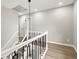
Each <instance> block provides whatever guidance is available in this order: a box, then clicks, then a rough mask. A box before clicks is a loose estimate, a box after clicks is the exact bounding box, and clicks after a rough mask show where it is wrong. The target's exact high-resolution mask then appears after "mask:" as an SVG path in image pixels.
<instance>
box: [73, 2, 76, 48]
mask: <svg viewBox="0 0 79 59" xmlns="http://www.w3.org/2000/svg"><path fill="white" fill-rule="evenodd" d="M73 11H74V15H73V16H74V40H73V44H74V46H75V48H76V49H77V2H75V4H74V5H73Z"/></svg>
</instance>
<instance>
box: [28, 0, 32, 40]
mask: <svg viewBox="0 0 79 59" xmlns="http://www.w3.org/2000/svg"><path fill="white" fill-rule="evenodd" d="M28 3H29V15H28V21H27V40H28V39H29V38H30V31H31V12H30V3H31V0H28Z"/></svg>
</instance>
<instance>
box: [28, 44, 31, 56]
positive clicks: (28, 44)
mask: <svg viewBox="0 0 79 59" xmlns="http://www.w3.org/2000/svg"><path fill="white" fill-rule="evenodd" d="M30 47H31V46H30V44H28V48H29V56H31V50H30Z"/></svg>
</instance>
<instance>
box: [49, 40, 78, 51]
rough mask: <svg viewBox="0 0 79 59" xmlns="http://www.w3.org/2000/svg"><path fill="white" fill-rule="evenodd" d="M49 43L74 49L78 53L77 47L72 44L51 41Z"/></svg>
mask: <svg viewBox="0 0 79 59" xmlns="http://www.w3.org/2000/svg"><path fill="white" fill-rule="evenodd" d="M48 43H53V44H58V45H64V46H68V47H73V48H74V50H75V51H76V52H77V49H76V47H75V46H74V45H72V44H66V43H59V42H51V41H48Z"/></svg>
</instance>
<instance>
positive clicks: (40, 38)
mask: <svg viewBox="0 0 79 59" xmlns="http://www.w3.org/2000/svg"><path fill="white" fill-rule="evenodd" d="M40 59H41V38H40Z"/></svg>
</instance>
